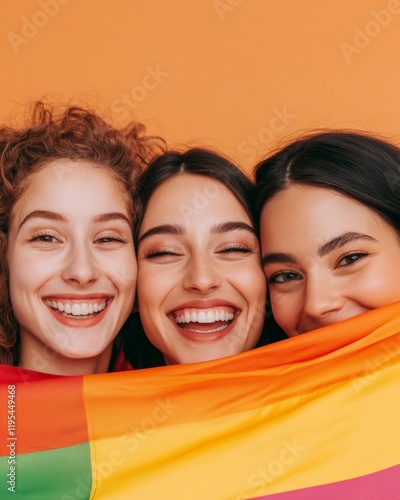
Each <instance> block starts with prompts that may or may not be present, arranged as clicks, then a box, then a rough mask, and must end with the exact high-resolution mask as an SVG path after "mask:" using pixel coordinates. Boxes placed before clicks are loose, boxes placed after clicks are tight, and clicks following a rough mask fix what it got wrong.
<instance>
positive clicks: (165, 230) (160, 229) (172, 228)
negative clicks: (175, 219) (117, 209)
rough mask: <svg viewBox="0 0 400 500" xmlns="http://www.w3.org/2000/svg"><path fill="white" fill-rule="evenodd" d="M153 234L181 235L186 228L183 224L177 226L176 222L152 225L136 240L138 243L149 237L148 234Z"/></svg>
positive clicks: (184, 232)
mask: <svg viewBox="0 0 400 500" xmlns="http://www.w3.org/2000/svg"><path fill="white" fill-rule="evenodd" d="M155 234H173V235H176V236H181V235H183V234H186V230H185V228H184V227H183V226H179V225H178V224H162V225H160V226H154V227H152V228H150V229H149V230H148V231H146V232H145V233H143V234H142V236H141V237H140V238H139V240H138V243H140V242H141V241H143V240H144V239H146V238H149V237H150V236H154V235H155Z"/></svg>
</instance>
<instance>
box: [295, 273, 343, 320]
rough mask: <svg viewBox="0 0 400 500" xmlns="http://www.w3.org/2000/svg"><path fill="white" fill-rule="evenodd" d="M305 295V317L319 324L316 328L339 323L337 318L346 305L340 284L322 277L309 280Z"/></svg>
mask: <svg viewBox="0 0 400 500" xmlns="http://www.w3.org/2000/svg"><path fill="white" fill-rule="evenodd" d="M304 293H305V296H304V307H303V316H304V317H306V318H309V319H311V320H314V321H315V322H316V323H317V324H316V325H314V328H315V327H318V326H322V325H328V324H330V323H333V322H336V321H338V319H335V318H336V316H337V313H338V312H339V311H340V310H341V309H342V308H343V305H344V303H345V298H344V296H343V294H342V293H341V290H340V288H339V287H338V283H334V282H333V280H329V279H327V278H325V279H324V278H323V276H322V275H319V276H318V278H316V277H312V278H308V279H307V284H306V288H305V292H304ZM318 322H320V325H318Z"/></svg>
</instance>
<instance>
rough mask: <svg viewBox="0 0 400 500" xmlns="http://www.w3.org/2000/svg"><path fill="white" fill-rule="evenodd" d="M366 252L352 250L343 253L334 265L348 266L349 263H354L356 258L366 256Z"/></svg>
mask: <svg viewBox="0 0 400 500" xmlns="http://www.w3.org/2000/svg"><path fill="white" fill-rule="evenodd" d="M367 255H368V253H366V252H353V253H349V254H347V255H344V256H343V257H342V258H341V259H340V260H339V261H338V263H337V265H336V267H345V266H350V265H351V264H354V263H355V262H357V261H358V260H360V259H362V258H363V257H366V256H367Z"/></svg>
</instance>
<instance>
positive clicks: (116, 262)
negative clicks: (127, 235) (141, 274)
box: [103, 251, 138, 291]
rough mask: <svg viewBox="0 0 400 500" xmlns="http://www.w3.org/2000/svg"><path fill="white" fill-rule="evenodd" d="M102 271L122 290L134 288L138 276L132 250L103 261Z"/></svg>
mask: <svg viewBox="0 0 400 500" xmlns="http://www.w3.org/2000/svg"><path fill="white" fill-rule="evenodd" d="M103 266H104V271H105V272H106V273H108V275H109V277H110V279H111V280H112V281H113V282H114V283H115V284H116V286H117V287H118V288H120V289H123V290H125V289H126V290H127V291H130V290H132V289H133V290H136V282H137V277H138V269H137V262H136V257H135V254H134V252H132V251H129V252H127V253H126V254H125V255H123V256H121V257H120V258H118V259H116V258H114V259H112V260H109V259H107V261H106V262H103Z"/></svg>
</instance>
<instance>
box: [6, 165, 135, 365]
mask: <svg viewBox="0 0 400 500" xmlns="http://www.w3.org/2000/svg"><path fill="white" fill-rule="evenodd" d="M8 264H9V274H10V295H11V302H12V306H13V310H14V314H15V316H16V318H17V321H18V323H19V325H20V336H21V355H20V365H21V366H24V367H25V368H30V369H33V370H38V371H44V372H50V373H60V374H84V373H94V372H96V371H107V368H108V362H109V358H110V353H111V343H112V341H113V339H114V337H115V336H116V334H117V333H118V331H119V329H120V328H121V326H122V324H123V323H124V321H125V320H126V318H127V317H128V315H129V313H130V311H131V310H132V306H133V302H134V293H135V285H136V274H137V272H136V260H135V252H134V246H133V240H132V229H131V217H130V210H129V207H128V195H127V194H126V193H125V192H124V190H123V189H122V187H121V186H120V184H119V183H118V182H117V181H116V180H115V178H114V177H113V176H112V175H111V174H110V173H108V172H107V171H106V170H105V169H102V168H99V167H97V166H94V165H92V164H90V163H87V162H70V161H68V160H58V161H55V162H52V163H51V164H48V165H46V166H44V167H42V168H41V169H40V170H39V171H37V172H36V173H34V174H32V175H31V176H30V177H29V179H28V184H27V187H26V190H25V192H24V194H23V195H22V197H21V198H20V199H19V201H18V202H17V203H16V205H15V206H14V209H13V212H12V217H11V223H10V230H9V244H8Z"/></svg>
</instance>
